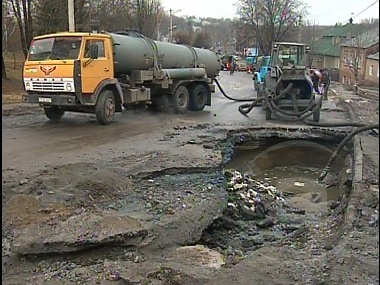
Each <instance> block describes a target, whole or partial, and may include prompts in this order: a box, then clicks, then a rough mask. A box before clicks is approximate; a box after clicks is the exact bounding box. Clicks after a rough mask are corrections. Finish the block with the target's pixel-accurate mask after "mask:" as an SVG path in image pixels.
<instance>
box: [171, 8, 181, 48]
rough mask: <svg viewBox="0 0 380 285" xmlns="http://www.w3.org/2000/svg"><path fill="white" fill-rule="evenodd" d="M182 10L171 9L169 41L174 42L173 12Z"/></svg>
mask: <svg viewBox="0 0 380 285" xmlns="http://www.w3.org/2000/svg"><path fill="white" fill-rule="evenodd" d="M180 11H181V10H177V11H173V10H172V9H171V8H170V9H169V18H170V24H169V42H170V43H172V42H173V14H174V13H177V12H180Z"/></svg>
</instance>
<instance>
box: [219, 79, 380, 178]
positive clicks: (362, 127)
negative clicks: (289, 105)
mask: <svg viewBox="0 0 380 285" xmlns="http://www.w3.org/2000/svg"><path fill="white" fill-rule="evenodd" d="M280 80H281V78H280V79H279V80H278V81H277V82H276V85H275V87H277V85H278V84H279V82H280ZM215 82H216V84H217V85H218V87H219V90H220V91H221V92H222V94H223V95H224V96H225V97H226V98H227V99H230V100H233V101H240V102H252V103H250V104H243V105H240V106H239V112H240V113H242V114H243V115H245V116H247V114H248V113H249V112H251V111H252V109H253V108H254V107H255V106H258V105H259V103H262V101H264V100H268V105H269V106H268V107H269V108H270V110H271V112H273V113H274V114H275V115H277V116H280V117H282V119H283V120H285V121H293V122H295V121H302V122H303V123H305V124H306V125H310V126H316V127H359V128H358V129H356V130H354V131H352V132H351V133H350V134H348V135H347V136H346V137H345V138H344V139H343V140H342V141H341V143H340V144H339V146H338V147H337V149H336V150H335V151H334V153H333V154H332V155H331V157H330V159H329V161H328V162H327V164H326V166H325V167H324V169H323V171H322V173H321V175H320V177H319V181H323V179H324V178H325V177H326V175H327V174H328V173H329V171H330V169H331V166H332V164H333V163H334V162H335V160H336V158H337V156H338V154H339V152H340V151H341V150H342V149H343V148H344V147H345V146H346V145H347V144H348V143H349V142H350V141H351V139H352V138H353V137H354V136H355V135H357V134H359V133H361V132H364V131H368V130H371V129H379V124H371V125H366V124H363V123H360V122H335V123H320V122H312V121H309V120H306V118H307V117H309V116H311V115H313V113H314V112H319V111H320V108H321V106H322V104H321V103H322V96H320V98H319V100H318V102H316V103H315V102H313V100H312V97H311V98H310V103H309V105H308V106H307V108H306V109H305V110H303V111H301V112H298V108H297V102H296V100H295V97H294V96H292V102H293V107H294V112H287V111H285V110H282V109H281V108H280V107H278V106H277V105H276V102H277V101H278V100H280V99H281V98H282V97H284V96H285V95H286V94H287V93H288V92H289V91H290V89H291V88H292V87H293V86H292V83H290V84H289V85H288V86H287V87H286V88H285V90H283V91H282V92H281V93H280V94H279V95H278V96H276V97H275V98H272V96H270V95H269V94H268V91H267V90H264V92H266V94H265V95H264V96H260V97H258V98H256V99H253V98H252V99H236V98H232V97H230V96H228V95H227V94H226V93H225V92H224V90H223V88H222V86H221V85H220V83H219V82H218V81H217V80H216V79H215ZM284 115H285V116H293V118H289V117H287V118H286V117H284ZM294 116H297V118H294Z"/></svg>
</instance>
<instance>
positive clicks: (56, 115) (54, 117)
mask: <svg viewBox="0 0 380 285" xmlns="http://www.w3.org/2000/svg"><path fill="white" fill-rule="evenodd" d="M44 111H45V115H46V117H48V118H49V119H50V120H51V121H53V122H58V121H59V120H60V119H61V118H62V117H63V115H64V114H65V110H63V109H60V108H58V107H57V106H51V107H50V108H49V107H45V108H44Z"/></svg>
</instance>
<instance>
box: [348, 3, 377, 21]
mask: <svg viewBox="0 0 380 285" xmlns="http://www.w3.org/2000/svg"><path fill="white" fill-rule="evenodd" d="M377 2H379V0H376V1H375V2H373V3H372V4H371V5H369V6H368V7H367V8H365V9H364V10H363V11H361V12H359V14H356V15H355V16H353V17H352V18H356V17H357V16H359V15H360V14H362V13H364V12H365V11H367V10H368V9H369V8H371V7H372V6H373V5H375V4H376V3H377Z"/></svg>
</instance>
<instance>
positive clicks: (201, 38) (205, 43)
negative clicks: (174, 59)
mask: <svg viewBox="0 0 380 285" xmlns="http://www.w3.org/2000/svg"><path fill="white" fill-rule="evenodd" d="M193 46H194V47H197V48H207V49H209V48H210V47H211V44H210V37H209V35H208V34H207V33H206V32H204V31H201V32H198V33H197V34H196V36H195V39H194V42H193Z"/></svg>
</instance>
